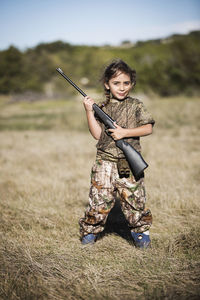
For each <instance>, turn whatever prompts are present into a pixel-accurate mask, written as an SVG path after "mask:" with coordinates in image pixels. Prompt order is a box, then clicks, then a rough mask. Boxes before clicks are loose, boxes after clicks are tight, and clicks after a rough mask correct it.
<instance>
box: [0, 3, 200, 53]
mask: <svg viewBox="0 0 200 300" xmlns="http://www.w3.org/2000/svg"><path fill="white" fill-rule="evenodd" d="M0 28H1V34H0V49H1V50H2V49H6V48H8V47H9V46H10V45H14V46H16V47H18V48H20V49H21V50H24V49H26V48H28V47H34V46H36V45H37V44H39V43H42V42H53V41H56V40H63V41H64V42H69V43H71V44H77V45H78V44H85V45H105V44H110V45H119V44H120V43H121V42H122V41H124V40H130V41H132V42H136V41H138V40H147V39H155V38H160V37H166V36H168V35H170V34H173V33H188V32H189V31H192V30H198V29H200V0H149V1H148V0H140V1H138V0H137V1H135V0H132V1H131V0H120V1H119V0H110V1H109V0H97V1H95V0H83V1H81V0H71V1H68V0H0Z"/></svg>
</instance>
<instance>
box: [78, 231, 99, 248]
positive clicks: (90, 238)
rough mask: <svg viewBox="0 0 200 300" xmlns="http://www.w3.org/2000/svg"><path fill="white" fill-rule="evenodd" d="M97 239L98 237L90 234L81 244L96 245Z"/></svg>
mask: <svg viewBox="0 0 200 300" xmlns="http://www.w3.org/2000/svg"><path fill="white" fill-rule="evenodd" d="M96 239H97V236H96V235H94V234H93V233H89V234H87V235H85V236H84V237H83V238H82V241H81V243H82V245H87V244H94V242H95V241H96Z"/></svg>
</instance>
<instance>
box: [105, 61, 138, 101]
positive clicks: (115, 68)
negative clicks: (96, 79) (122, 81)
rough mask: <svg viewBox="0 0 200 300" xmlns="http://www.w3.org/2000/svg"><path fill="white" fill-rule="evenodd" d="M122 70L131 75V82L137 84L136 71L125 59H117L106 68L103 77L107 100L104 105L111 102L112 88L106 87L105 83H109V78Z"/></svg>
mask: <svg viewBox="0 0 200 300" xmlns="http://www.w3.org/2000/svg"><path fill="white" fill-rule="evenodd" d="M119 71H121V72H122V73H125V74H127V75H129V76H130V80H131V83H132V84H133V86H135V85H136V71H135V70H133V69H131V68H130V67H129V66H128V65H127V64H126V63H125V62H124V61H123V60H121V59H115V60H113V61H112V62H111V63H110V64H109V65H108V66H107V67H106V68H105V71H104V73H103V76H102V78H101V81H102V83H103V85H104V91H105V96H106V101H105V102H103V103H102V106H105V105H107V104H108V103H109V102H110V90H109V89H107V88H106V87H105V83H107V84H108V82H109V80H110V79H111V78H113V77H114V76H115V75H117V73H118V72H119Z"/></svg>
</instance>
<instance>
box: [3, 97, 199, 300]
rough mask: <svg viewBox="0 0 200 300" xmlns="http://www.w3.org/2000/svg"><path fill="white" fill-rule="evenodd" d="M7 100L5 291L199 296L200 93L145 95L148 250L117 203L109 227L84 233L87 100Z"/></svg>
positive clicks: (89, 158)
mask: <svg viewBox="0 0 200 300" xmlns="http://www.w3.org/2000/svg"><path fill="white" fill-rule="evenodd" d="M0 100H1V106H0V108H1V112H0V119H1V121H0V128H1V132H0V164H1V176H0V208H1V210H0V228H1V229H0V240H1V243H0V299H6V300H7V299H10V300H16V299H17V300H18V299H27V300H30V299H51V300H61V299H73V300H74V299H84V300H86V299H87V300H88V299H114V300H118V299H123V300H129V299H130V300H131V299H198V295H199V294H200V286H199V275H200V274H199V273H200V272H199V270H200V263H199V258H200V251H199V234H200V226H199V216H200V214H199V195H200V185H199V179H200V166H199V147H200V136H199V129H200V128H199V127H200V124H199V119H200V109H199V108H200V99H198V98H192V99H187V98H184V97H182V98H173V99H172V98H171V99H156V98H155V99H153V100H152V101H150V100H149V99H148V98H147V97H146V98H145V99H144V102H145V104H146V105H147V106H148V108H149V110H150V111H151V112H153V115H154V117H155V119H156V126H155V129H154V134H153V135H152V136H149V137H145V138H143V139H142V146H143V154H144V157H145V160H147V161H148V163H149V168H148V169H147V171H146V189H147V195H148V203H147V206H149V207H150V208H151V210H152V212H153V215H154V223H153V226H152V230H151V238H152V248H151V249H150V250H148V251H140V250H138V249H136V248H134V247H133V245H132V244H131V243H130V240H129V233H128V229H127V227H126V223H125V222H124V218H123V215H122V213H121V211H120V207H119V206H118V203H117V204H116V207H115V208H114V209H113V211H112V213H111V215H110V217H109V220H108V224H107V227H106V235H105V236H103V237H102V238H101V239H100V240H99V241H97V243H96V244H95V245H94V246H88V247H84V246H82V245H81V243H80V240H79V227H78V219H79V218H80V217H81V216H82V215H83V212H84V208H85V206H86V204H87V201H88V200H87V198H88V189H89V176H90V168H91V165H92V162H93V160H94V158H95V141H93V140H92V138H91V137H90V135H89V133H88V132H87V130H86V122H85V119H84V110H83V109H82V106H81V104H80V103H79V102H74V103H72V102H64V101H59V102H56V101H55V102H36V103H29V104H26V103H17V104H6V102H5V100H4V99H0ZM72 113H74V117H73V115H72ZM49 115H51V118H49V119H48V117H49ZM53 116H55V118H54V117H53ZM30 120H31V124H32V125H31V126H29V124H30ZM48 120H49V122H50V125H49V124H48ZM66 120H68V121H66ZM69 120H73V122H72V123H71V122H69ZM19 124H20V126H19ZM38 124H39V125H38ZM44 124H46V126H47V125H48V126H49V127H48V126H47V128H45V127H44ZM27 129H29V130H27ZM44 129H45V130H44Z"/></svg>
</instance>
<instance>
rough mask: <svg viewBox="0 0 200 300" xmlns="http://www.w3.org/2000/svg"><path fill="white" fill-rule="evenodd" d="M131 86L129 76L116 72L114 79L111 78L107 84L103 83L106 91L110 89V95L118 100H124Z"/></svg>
mask: <svg viewBox="0 0 200 300" xmlns="http://www.w3.org/2000/svg"><path fill="white" fill-rule="evenodd" d="M132 86H133V84H132V83H131V80H130V76H129V75H128V74H125V73H122V72H118V73H117V75H116V76H115V77H112V78H111V79H110V80H109V82H108V84H107V83H105V87H106V89H110V92H111V93H112V95H113V96H114V97H115V98H116V99H118V100H123V99H125V98H126V97H127V96H128V94H129V92H130V90H131V88H132Z"/></svg>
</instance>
